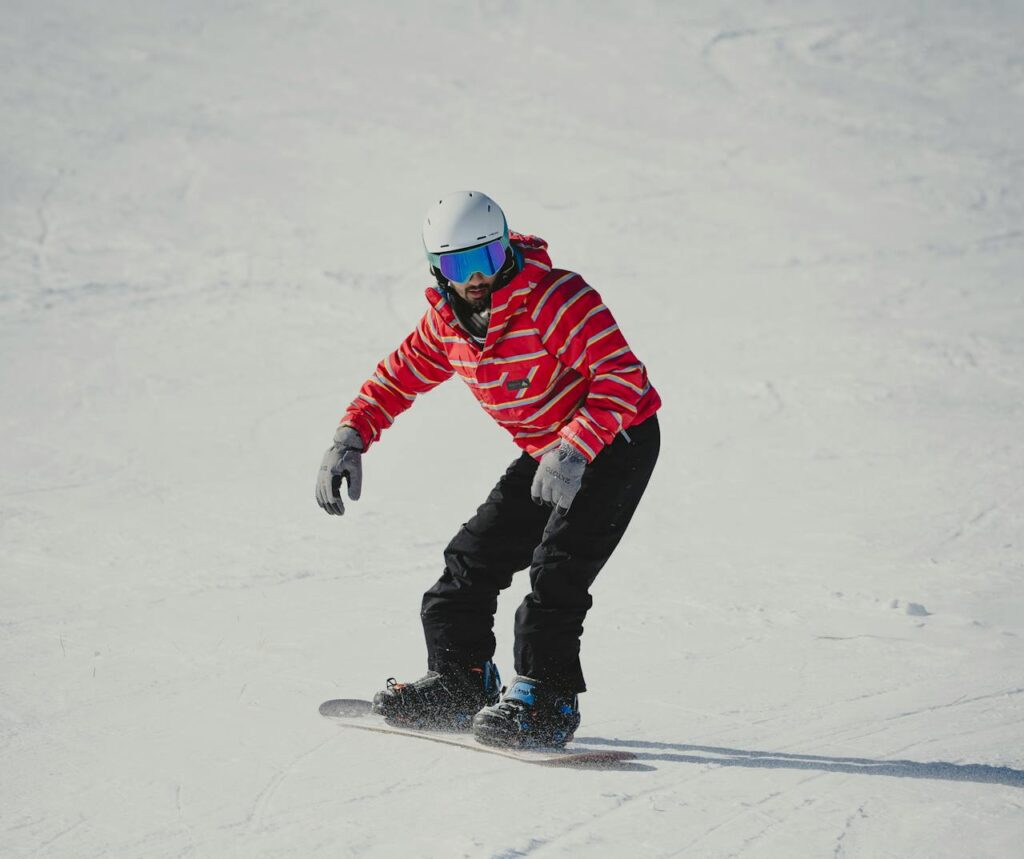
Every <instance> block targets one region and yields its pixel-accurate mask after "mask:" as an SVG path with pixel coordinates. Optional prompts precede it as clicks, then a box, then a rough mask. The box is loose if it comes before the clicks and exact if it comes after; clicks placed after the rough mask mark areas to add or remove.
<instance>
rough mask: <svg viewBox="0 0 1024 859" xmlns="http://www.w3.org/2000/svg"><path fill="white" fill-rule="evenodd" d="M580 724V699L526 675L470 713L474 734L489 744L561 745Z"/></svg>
mask: <svg viewBox="0 0 1024 859" xmlns="http://www.w3.org/2000/svg"><path fill="white" fill-rule="evenodd" d="M579 724H580V708H579V699H578V698H577V696H576V693H575V692H567V691H566V690H564V689H558V688H556V687H554V686H551V685H548V684H545V683H542V682H541V681H539V680H533V679H531V678H529V677H516V678H515V679H514V680H513V681H512V685H511V687H509V689H508V690H507V691H506V692H505V694H504V695H502V697H501V701H499V702H498V703H497V704H494V705H492V706H489V707H484V708H483V709H482V710H481V711H480V712H479V713H477V714H476V715H475V716H474V717H473V736H474V737H475V738H476V740H477V741H478V742H480V743H483V744H484V745H488V746H509V747H512V748H532V747H535V746H549V747H553V748H561V747H562V746H564V745H565V744H566V743H568V742H569V741H570V740H571V739H572V737H573V733H574V732H575V730H576V729H577V728H578V727H579Z"/></svg>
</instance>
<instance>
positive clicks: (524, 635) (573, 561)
mask: <svg viewBox="0 0 1024 859" xmlns="http://www.w3.org/2000/svg"><path fill="white" fill-rule="evenodd" d="M628 434H629V437H630V439H631V440H630V441H627V440H626V438H625V437H623V436H622V435H621V434H620V435H618V436H616V438H615V440H614V441H613V442H612V443H611V444H610V445H608V446H607V447H605V448H604V449H603V450H602V451H601V452H600V453H599V454H598V455H597V457H596V458H595V459H594V461H593V462H592V463H591V464H590V465H588V466H587V469H586V471H585V472H584V476H583V483H582V485H581V487H580V491H579V493H578V494H577V495H576V498H575V499H574V500H573V503H572V506H571V507H570V509H569V511H568V513H567V514H566V515H564V516H562V515H559V514H557V513H552V514H551V515H550V519H549V521H548V523H547V526H546V527H545V529H544V533H543V536H542V538H541V543H540V545H539V546H537V548H536V550H535V551H534V553H533V558H532V563H531V567H530V585H531V587H532V591H531V593H530V594H528V595H527V597H526V599H524V600H523V602H522V604H521V605H520V606H519V609H518V611H517V612H516V639H515V668H516V672H517V673H518V674H523V675H526V676H528V677H533V678H535V679H538V680H546V681H549V682H551V683H554V684H557V685H559V686H564V687H565V688H566V689H567V690H569V691H576V692H583V691H585V690H586V683H585V681H584V679H583V670H582V668H581V666H580V658H579V654H580V636H581V635H582V634H583V619H584V618H585V617H586V614H587V611H588V610H589V609H590V607H591V605H592V604H593V599H592V597H591V596H590V586H591V584H592V583H593V581H594V579H595V578H596V576H597V574H598V573H599V572H600V570H601V568H602V567H603V566H604V565H605V563H606V562H607V560H608V558H609V557H610V556H611V554H612V552H613V551H614V550H615V547H616V546H617V545H618V544H619V540H621V539H622V535H623V533H624V532H625V530H626V527H627V526H628V525H629V522H630V520H631V519H632V517H633V513H634V511H635V510H636V508H637V505H638V504H639V503H640V499H641V497H642V496H643V494H644V490H645V489H646V488H647V483H648V481H649V480H650V477H651V474H652V472H653V471H654V465H655V462H657V459H658V450H659V447H660V430H659V427H658V420H657V417H651V418H648V419H647V420H646V421H644V422H643V423H642V424H641V425H639V426H637V427H631V428H630V429H629V430H628Z"/></svg>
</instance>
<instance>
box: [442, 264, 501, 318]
mask: <svg viewBox="0 0 1024 859" xmlns="http://www.w3.org/2000/svg"><path fill="white" fill-rule="evenodd" d="M497 279H498V275H496V274H492V275H490V276H486V275H484V274H483V273H481V272H479V271H477V272H474V273H473V274H471V275H470V276H469V280H467V281H466V282H465V283H456V282H455V281H454V280H450V281H448V283H449V284H450V285H451V288H452V289H454V290H455V292H456V293H457V294H458V296H459V298H461V299H462V300H463V301H465V302H466V303H467V304H468V305H469V306H470V307H471V308H473V310H474V311H476V312H479V311H481V310H486V309H487V308H488V307H490V306H491V291H492V290H493V289H494V281H496V280H497Z"/></svg>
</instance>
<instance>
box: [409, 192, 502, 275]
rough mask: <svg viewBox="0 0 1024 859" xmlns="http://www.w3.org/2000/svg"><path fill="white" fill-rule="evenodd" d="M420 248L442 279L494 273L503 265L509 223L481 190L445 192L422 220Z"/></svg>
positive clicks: (499, 208) (432, 268)
mask: <svg viewBox="0 0 1024 859" xmlns="http://www.w3.org/2000/svg"><path fill="white" fill-rule="evenodd" d="M423 249H424V250H425V251H426V252H427V261H428V262H429V263H430V268H431V271H433V272H434V274H435V276H437V277H439V279H441V280H442V281H443V280H445V279H447V280H455V281H463V280H466V279H467V278H468V277H469V275H470V274H471V273H472V272H474V271H481V272H483V273H484V274H486V275H491V274H494V273H495V272H497V271H499V270H500V269H501V267H502V266H503V265H504V264H505V257H506V254H507V252H508V249H509V238H508V222H507V221H506V220H505V213H504V212H502V211H501V206H499V205H498V204H497V203H495V202H494V200H492V199H491V198H490V197H488V196H487V195H486V194H483V193H481V192H480V191H456V192H455V193H453V194H446V195H445V196H444V197H442V198H441V199H440V200H438V201H437V202H436V203H435V204H434V205H433V206H431V207H430V209H429V210H428V211H427V216H426V218H424V219H423Z"/></svg>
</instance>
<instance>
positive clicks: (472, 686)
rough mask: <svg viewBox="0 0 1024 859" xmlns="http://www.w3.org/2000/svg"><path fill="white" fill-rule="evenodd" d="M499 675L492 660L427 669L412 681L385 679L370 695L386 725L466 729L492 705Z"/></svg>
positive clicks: (498, 691)
mask: <svg viewBox="0 0 1024 859" xmlns="http://www.w3.org/2000/svg"><path fill="white" fill-rule="evenodd" d="M500 690H501V678H500V677H499V676H498V669H497V667H496V666H495V664H494V663H493V662H491V661H490V660H488V661H487V662H485V663H484V664H483V665H478V666H474V667H472V668H451V669H447V670H445V671H444V672H438V671H428V672H427V673H426V674H425V675H424V676H423V677H421V678H420V679H419V680H417V681H415V682H413V683H398V682H397V681H396V680H395V678H394V677H391V678H389V679H388V685H387V688H386V689H383V690H381V691H380V692H378V693H377V694H376V695H374V696H373V712H374V713H379V714H380V715H381V716H383V717H384V720H385V721H386V722H387V723H388V724H389V725H395V726H396V727H400V728H412V729H414V730H421V731H422V730H426V731H468V730H469V729H470V727H471V726H472V723H473V716H474V714H476V713H477V712H478V711H479V710H480V709H481V708H482V707H486V706H487V705H488V704H495V703H497V701H498V698H499V696H500V694H501V693H500Z"/></svg>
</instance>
